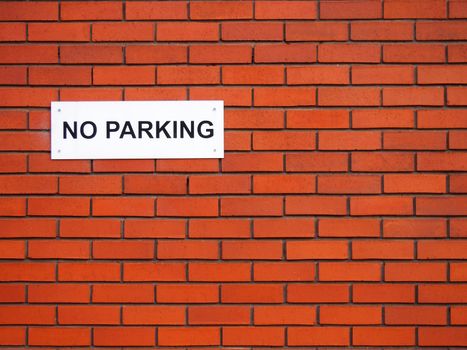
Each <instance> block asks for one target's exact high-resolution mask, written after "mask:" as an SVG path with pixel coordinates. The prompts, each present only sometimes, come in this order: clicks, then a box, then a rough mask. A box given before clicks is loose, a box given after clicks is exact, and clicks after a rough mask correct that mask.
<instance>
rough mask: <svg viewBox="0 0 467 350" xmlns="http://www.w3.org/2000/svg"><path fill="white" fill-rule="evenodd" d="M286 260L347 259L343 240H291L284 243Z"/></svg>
mask: <svg viewBox="0 0 467 350" xmlns="http://www.w3.org/2000/svg"><path fill="white" fill-rule="evenodd" d="M286 255H287V260H321V259H323V260H327V259H347V258H348V244H347V242H345V241H316V242H313V241H312V242H310V241H293V242H287V243H286Z"/></svg>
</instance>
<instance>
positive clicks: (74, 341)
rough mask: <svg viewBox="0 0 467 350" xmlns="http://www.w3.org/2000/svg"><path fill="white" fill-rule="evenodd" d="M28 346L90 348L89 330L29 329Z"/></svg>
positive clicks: (77, 328)
mask: <svg viewBox="0 0 467 350" xmlns="http://www.w3.org/2000/svg"><path fill="white" fill-rule="evenodd" d="M28 344H29V345H33V346H90V345H91V329H90V328H83V327H73V328H67V327H47V328H45V327H37V328H36V327H30V328H29V333H28Z"/></svg>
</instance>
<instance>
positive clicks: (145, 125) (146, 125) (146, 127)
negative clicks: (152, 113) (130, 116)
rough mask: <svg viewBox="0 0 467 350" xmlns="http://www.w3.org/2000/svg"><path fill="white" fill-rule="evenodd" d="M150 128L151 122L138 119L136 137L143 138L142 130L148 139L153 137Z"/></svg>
mask: <svg viewBox="0 0 467 350" xmlns="http://www.w3.org/2000/svg"><path fill="white" fill-rule="evenodd" d="M151 129H152V123H151V122H146V121H139V122H138V138H140V139H142V138H143V131H144V132H145V133H146V135H148V137H149V138H150V139H152V138H154V136H152V135H151V133H150V132H149V131H150V130H151Z"/></svg>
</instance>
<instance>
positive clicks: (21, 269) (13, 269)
mask: <svg viewBox="0 0 467 350" xmlns="http://www.w3.org/2000/svg"><path fill="white" fill-rule="evenodd" d="M55 269H56V266H55V264H53V263H24V262H18V263H10V262H8V263H0V281H2V282H16V281H17V282H20V281H31V282H50V281H55Z"/></svg>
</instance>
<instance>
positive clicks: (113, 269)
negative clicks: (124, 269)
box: [58, 262, 120, 282]
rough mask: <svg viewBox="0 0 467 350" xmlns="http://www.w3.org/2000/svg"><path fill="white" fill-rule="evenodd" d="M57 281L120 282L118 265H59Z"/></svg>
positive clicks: (93, 263) (94, 263)
mask: <svg viewBox="0 0 467 350" xmlns="http://www.w3.org/2000/svg"><path fill="white" fill-rule="evenodd" d="M58 280H59V281H63V282H65V281H66V282H72V281H73V282H74V281H77V282H84V281H86V282H91V281H92V282H103V281H107V282H110V281H119V280H120V264H119V263H96V262H92V263H84V262H83V263H61V264H59V265H58Z"/></svg>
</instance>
